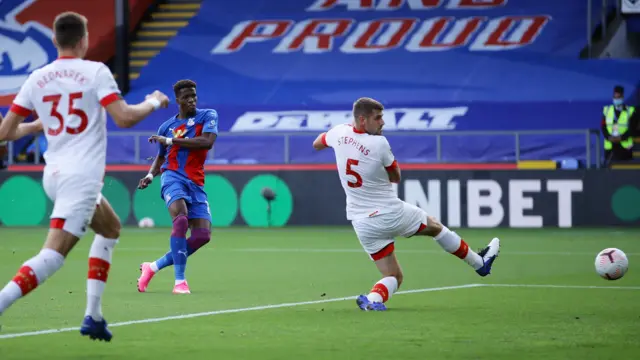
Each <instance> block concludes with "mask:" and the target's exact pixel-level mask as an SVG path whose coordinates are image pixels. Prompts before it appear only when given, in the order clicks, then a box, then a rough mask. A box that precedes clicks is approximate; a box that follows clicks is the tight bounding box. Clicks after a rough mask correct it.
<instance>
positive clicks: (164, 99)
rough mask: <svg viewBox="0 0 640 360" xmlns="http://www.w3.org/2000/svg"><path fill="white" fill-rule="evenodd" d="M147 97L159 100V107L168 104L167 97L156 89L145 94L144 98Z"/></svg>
mask: <svg viewBox="0 0 640 360" xmlns="http://www.w3.org/2000/svg"><path fill="white" fill-rule="evenodd" d="M149 98H155V99H158V101H160V107H161V108H166V107H168V106H169V97H168V96H167V95H165V94H164V93H163V92H161V91H158V90H156V91H154V92H153V93H152V94H149V95H147V96H146V97H145V100H147V99H149Z"/></svg>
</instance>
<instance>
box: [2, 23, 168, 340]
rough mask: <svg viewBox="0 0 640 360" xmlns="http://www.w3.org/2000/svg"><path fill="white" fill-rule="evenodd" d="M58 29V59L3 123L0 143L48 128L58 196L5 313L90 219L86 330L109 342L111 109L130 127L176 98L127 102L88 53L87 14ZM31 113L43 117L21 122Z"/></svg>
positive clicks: (5, 298)
mask: <svg viewBox="0 0 640 360" xmlns="http://www.w3.org/2000/svg"><path fill="white" fill-rule="evenodd" d="M53 27H54V38H53V42H54V44H55V46H56V48H57V49H58V55H59V57H58V60H56V61H54V62H53V63H51V64H49V65H47V66H44V67H43V68H41V69H38V70H36V71H34V72H33V73H32V74H31V75H30V76H29V78H28V79H27V80H26V82H25V83H24V84H23V86H22V88H21V89H20V92H19V93H18V95H17V96H16V98H15V100H14V102H13V105H12V106H11V108H10V110H9V113H8V114H7V117H6V119H4V120H3V121H2V123H0V141H3V140H5V141H6V140H14V139H17V138H20V137H21V136H24V135H26V134H28V133H33V132H36V131H39V130H41V129H42V130H44V132H45V134H46V137H47V141H48V149H47V152H46V153H45V155H44V156H45V162H46V166H45V169H44V174H43V187H44V189H45V192H46V193H47V196H48V197H49V198H50V199H51V200H52V201H53V202H54V206H53V211H52V214H51V223H50V229H49V233H48V235H47V238H46V241H45V243H44V246H43V249H42V250H41V251H40V253H39V254H38V255H36V256H35V257H33V258H31V259H29V260H27V261H26V262H25V263H24V264H23V265H22V267H21V268H20V269H19V270H18V273H17V274H16V276H15V277H14V278H13V280H12V281H10V282H9V283H8V284H7V285H6V286H5V287H4V288H3V289H2V290H1V291H0V314H2V313H3V312H4V311H5V310H6V309H7V308H9V307H10V306H11V305H12V304H13V303H14V302H15V301H17V300H18V299H19V298H21V297H23V296H25V295H27V294H28V293H29V292H31V291H32V290H33V289H35V288H36V287H37V286H39V285H40V284H42V283H43V282H44V281H45V280H46V279H47V278H49V277H50V276H52V275H53V274H54V273H55V272H56V271H58V270H59V269H60V268H61V267H62V265H63V263H64V260H65V258H66V257H67V255H68V254H69V252H70V251H71V249H72V248H73V247H74V246H75V244H76V243H77V242H78V240H79V239H80V238H81V237H82V236H83V235H84V233H85V232H86V227H87V225H89V226H90V227H91V228H92V229H93V230H94V231H95V233H96V236H95V239H94V240H93V244H92V245H91V250H90V252H89V271H88V280H87V309H86V312H85V317H84V319H83V322H82V325H81V327H80V333H81V334H82V335H83V336H89V337H90V338H91V339H94V340H95V339H99V340H105V341H110V340H111V338H112V334H111V332H110V331H109V329H108V328H107V322H106V321H105V320H104V318H103V317H102V294H103V292H104V288H105V285H106V281H107V276H108V274H109V268H110V266H111V258H112V254H113V249H114V247H115V245H116V244H117V242H118V238H119V237H120V220H119V219H118V217H117V215H116V214H115V212H114V211H113V209H112V208H111V206H110V205H109V203H108V202H107V200H106V199H105V198H104V197H102V196H101V194H100V191H101V189H102V180H103V178H104V172H105V166H106V147H107V136H106V135H107V131H106V119H107V118H106V113H105V109H106V111H108V112H109V114H110V115H111V116H112V117H113V119H114V121H115V123H116V125H117V126H119V127H123V128H129V127H132V126H134V125H136V124H137V123H139V122H140V121H142V120H143V119H144V118H145V117H147V116H148V115H149V114H151V113H152V112H153V111H154V110H156V109H158V108H160V107H167V105H168V103H169V99H168V97H167V96H166V95H164V94H162V93H161V92H159V91H156V92H154V93H153V94H151V95H148V96H147V98H146V100H145V101H144V102H142V103H140V104H137V105H129V104H127V103H126V102H125V101H124V100H123V99H122V98H121V97H120V91H119V90H118V86H117V84H116V82H115V80H114V79H113V75H111V72H110V71H109V69H108V68H107V67H106V66H105V65H104V64H102V63H99V62H93V61H86V60H83V59H82V58H83V57H84V56H85V54H86V52H87V48H88V34H87V20H86V18H85V17H84V16H82V15H80V14H76V13H69V12H67V13H62V14H60V15H58V16H57V17H56V19H55V21H54V24H53ZM32 112H36V113H37V114H39V119H38V120H36V121H35V122H33V123H29V124H21V123H22V122H23V121H24V119H25V117H27V116H29V114H31V113H32ZM96 204H98V206H96Z"/></svg>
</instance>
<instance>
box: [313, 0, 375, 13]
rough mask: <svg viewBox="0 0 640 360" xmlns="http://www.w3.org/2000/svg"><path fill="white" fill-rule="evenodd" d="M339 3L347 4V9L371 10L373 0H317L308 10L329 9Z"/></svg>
mask: <svg viewBox="0 0 640 360" xmlns="http://www.w3.org/2000/svg"><path fill="white" fill-rule="evenodd" d="M337 5H346V7H347V10H371V9H373V0H316V2H314V3H313V4H312V5H311V6H309V7H308V8H307V9H306V10H307V11H327V10H331V9H333V8H334V7H336V6H337Z"/></svg>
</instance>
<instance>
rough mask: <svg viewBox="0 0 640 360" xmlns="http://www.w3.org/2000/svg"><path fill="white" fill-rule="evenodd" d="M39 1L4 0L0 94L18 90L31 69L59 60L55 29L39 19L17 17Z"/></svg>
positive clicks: (0, 5) (0, 18)
mask: <svg viewBox="0 0 640 360" xmlns="http://www.w3.org/2000/svg"><path fill="white" fill-rule="evenodd" d="M37 1H38V0H0V96H2V95H13V94H16V93H18V91H19V90H20V86H22V84H23V83H24V82H25V81H26V80H27V77H28V76H29V74H31V72H33V71H34V70H36V69H38V68H41V67H43V66H44V65H47V64H48V63H50V62H52V61H53V60H55V59H56V56H57V52H56V49H55V47H54V46H53V43H52V42H51V37H52V36H53V33H52V31H51V29H49V28H47V27H46V26H44V25H42V24H40V23H38V22H36V21H27V22H25V23H24V24H20V23H19V22H18V21H17V20H16V16H18V15H19V14H20V13H21V12H22V11H23V10H24V9H26V8H27V7H29V6H32V5H33V6H36V4H37ZM39 1H46V0H39Z"/></svg>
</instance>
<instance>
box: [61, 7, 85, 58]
mask: <svg viewBox="0 0 640 360" xmlns="http://www.w3.org/2000/svg"><path fill="white" fill-rule="evenodd" d="M53 33H54V36H55V39H56V42H57V43H58V46H60V47H61V48H63V49H68V48H73V47H75V46H76V45H78V43H79V42H80V40H82V38H84V37H85V35H87V18H86V17H84V16H82V15H80V14H78V13H75V12H71V11H67V12H63V13H62V14H59V15H58V16H56V19H55V20H54V21H53Z"/></svg>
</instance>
